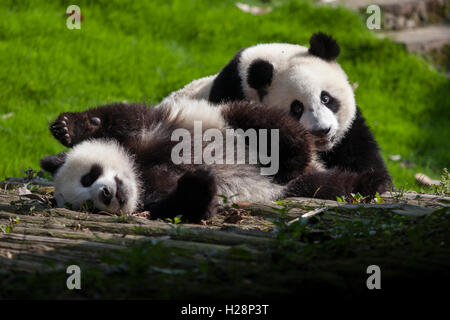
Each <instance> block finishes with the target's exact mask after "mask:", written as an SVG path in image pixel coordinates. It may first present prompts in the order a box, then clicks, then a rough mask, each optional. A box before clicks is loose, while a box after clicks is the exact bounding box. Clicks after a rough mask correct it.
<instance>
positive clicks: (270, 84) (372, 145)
mask: <svg viewBox="0 0 450 320" xmlns="http://www.w3.org/2000/svg"><path fill="white" fill-rule="evenodd" d="M309 43H310V47H309V48H307V47H304V46H300V45H295V44H286V43H269V44H259V45H255V46H252V47H248V48H245V49H242V50H240V51H238V52H237V53H236V55H235V56H234V57H233V58H232V59H231V61H230V62H229V63H228V64H227V65H226V66H225V67H224V68H223V69H222V70H221V71H220V72H219V73H218V74H216V75H212V76H208V77H205V78H202V79H198V80H194V81H193V82H191V83H189V84H188V85H186V86H185V87H184V88H182V89H180V90H178V91H176V92H174V93H172V94H171V95H170V96H169V97H170V98H173V97H180V96H188V97H190V98H193V99H205V100H208V101H210V102H212V103H216V104H217V103H221V102H224V101H239V100H247V101H255V102H258V103H260V104H261V105H263V106H265V107H268V108H280V109H283V110H288V111H289V112H290V113H291V115H292V117H293V118H295V119H296V120H298V121H299V122H300V123H301V124H302V125H303V126H304V127H305V128H306V129H307V130H308V131H309V132H310V133H311V134H312V135H313V137H314V141H315V145H316V149H317V151H318V156H319V158H320V159H321V160H322V161H323V163H324V165H325V166H326V167H327V168H340V169H342V170H350V171H354V172H364V171H366V170H379V171H381V172H383V175H384V176H385V178H386V180H385V188H384V190H387V189H388V188H389V187H390V184H391V178H390V176H389V174H388V171H387V169H386V166H385V163H384V161H383V159H382V157H381V154H380V150H379V147H378V144H377V142H376V141H375V139H374V136H373V135H372V133H371V132H370V130H369V128H368V126H367V125H366V123H365V119H364V117H363V115H362V113H361V111H360V109H359V108H358V107H357V105H356V102H355V98H354V94H353V90H352V87H351V85H350V83H349V81H348V79H347V75H346V74H345V72H344V70H343V69H342V68H341V67H340V65H339V64H338V63H337V62H336V58H337V57H338V55H339V53H340V48H339V45H338V44H337V42H336V41H335V40H334V39H333V38H332V37H331V36H328V35H326V34H324V33H320V32H319V33H315V34H313V35H312V37H311V38H310V40H309Z"/></svg>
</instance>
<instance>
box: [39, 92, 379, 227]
mask: <svg viewBox="0 0 450 320" xmlns="http://www.w3.org/2000/svg"><path fill="white" fill-rule="evenodd" d="M199 120H200V121H202V124H203V130H206V129H208V128H218V129H219V130H225V129H226V128H241V129H243V130H247V129H249V128H253V129H256V130H257V129H262V128H264V129H279V154H280V166H279V167H280V169H279V171H278V173H277V174H276V175H274V176H263V175H261V174H260V170H259V169H260V165H259V164H256V165H250V164H230V165H228V164H223V165H219V164H211V165H206V164H190V165H188V164H178V165H176V164H174V163H173V162H172V160H171V151H172V148H173V146H174V145H175V144H176V143H177V142H175V141H171V134H172V132H173V130H175V129H177V128H185V129H188V130H192V128H193V122H194V121H199ZM50 130H51V132H52V134H53V135H54V136H55V138H56V139H57V140H59V141H60V142H61V143H62V144H63V145H64V146H67V147H72V148H73V149H72V150H71V151H69V152H68V153H61V154H58V155H55V156H48V157H45V158H43V159H42V160H41V166H42V168H43V169H44V170H47V171H49V172H51V173H52V174H53V175H54V179H55V197H56V200H57V203H58V205H59V206H63V205H65V204H66V203H70V204H71V205H72V207H73V208H74V209H78V208H79V207H80V206H81V205H82V204H83V202H85V201H87V200H91V201H93V203H94V206H95V207H96V208H97V209H99V210H104V211H109V212H120V211H123V212H134V211H136V210H149V211H150V213H151V216H152V217H153V218H164V217H173V216H176V215H178V214H181V215H183V217H184V219H185V220H188V221H191V222H198V221H200V220H201V219H205V218H208V217H210V216H211V215H212V214H214V212H215V208H216V203H217V197H216V196H217V194H223V195H225V196H228V197H231V196H234V195H237V197H236V198H233V200H236V201H253V202H264V201H271V200H275V199H279V198H284V197H288V196H309V197H311V196H316V197H319V198H328V199H335V198H336V196H341V195H348V194H350V193H351V192H355V190H356V189H358V190H359V189H361V188H363V187H362V186H364V188H366V189H367V190H365V191H367V193H368V194H371V195H373V194H374V193H375V192H377V191H379V187H380V180H379V179H378V178H377V174H374V173H373V172H366V173H364V174H355V173H352V172H347V171H341V170H326V169H322V168H321V167H320V165H319V164H318V163H317V162H316V161H315V160H314V148H315V147H314V143H313V142H312V139H311V135H310V134H309V133H308V132H307V131H306V130H305V129H304V128H303V126H302V125H301V124H300V123H298V122H297V121H295V120H294V119H293V118H292V117H291V116H290V114H289V112H287V111H285V110H282V109H268V110H266V109H265V108H262V107H261V106H259V105H258V104H256V103H250V102H230V103H223V104H220V105H219V107H216V106H213V105H211V104H210V103H208V102H206V101H201V100H191V99H187V98H179V99H167V100H166V101H165V102H164V103H163V104H162V105H160V106H159V107H158V108H147V107H146V106H144V105H138V104H115V105H109V106H102V107H98V108H93V109H89V110H87V111H85V112H79V113H63V114H61V115H60V116H59V117H58V119H57V120H56V121H54V122H53V123H52V124H51V127H50ZM224 156H225V152H224ZM368 180H369V181H370V183H369V184H367V185H366V183H367V181H368Z"/></svg>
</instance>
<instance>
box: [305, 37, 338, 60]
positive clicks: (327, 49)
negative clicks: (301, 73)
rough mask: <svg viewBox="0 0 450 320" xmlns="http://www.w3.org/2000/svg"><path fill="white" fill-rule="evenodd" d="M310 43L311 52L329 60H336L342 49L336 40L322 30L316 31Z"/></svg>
mask: <svg viewBox="0 0 450 320" xmlns="http://www.w3.org/2000/svg"><path fill="white" fill-rule="evenodd" d="M309 44H310V47H309V53H311V54H312V55H314V56H317V57H319V58H322V59H324V60H327V61H331V60H335V59H336V58H337V57H338V56H339V53H340V51H341V49H340V48H339V45H338V44H337V42H336V40H334V39H333V38H332V37H331V36H329V35H327V34H325V33H322V32H317V33H314V34H313V35H312V36H311V39H309Z"/></svg>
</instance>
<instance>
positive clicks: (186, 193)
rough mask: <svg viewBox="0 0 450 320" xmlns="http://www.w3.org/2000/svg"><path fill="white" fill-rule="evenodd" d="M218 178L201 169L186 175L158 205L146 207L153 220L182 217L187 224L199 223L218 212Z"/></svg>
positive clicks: (205, 169) (209, 170)
mask: <svg viewBox="0 0 450 320" xmlns="http://www.w3.org/2000/svg"><path fill="white" fill-rule="evenodd" d="M216 194H217V185H216V178H215V175H214V173H213V172H212V170H211V169H208V168H199V169H196V170H194V171H188V172H186V173H184V174H183V175H182V176H181V177H180V178H179V179H178V182H177V186H176V187H175V190H174V191H172V192H171V193H170V194H169V195H167V196H166V197H165V198H164V199H162V200H160V201H158V202H157V203H153V204H148V205H144V209H146V210H149V211H150V215H151V217H152V218H162V219H164V218H173V217H175V216H177V215H181V216H182V220H183V221H186V222H194V223H198V222H200V221H201V220H204V219H208V218H210V217H211V216H212V215H214V214H215V212H216V204H217V197H216Z"/></svg>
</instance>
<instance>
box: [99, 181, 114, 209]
mask: <svg viewBox="0 0 450 320" xmlns="http://www.w3.org/2000/svg"><path fill="white" fill-rule="evenodd" d="M112 198H113V193H112V190H111V189H110V188H109V187H108V186H103V188H102V189H101V191H100V200H101V201H102V202H103V203H104V204H105V205H107V206H109V205H110V204H111V200H112Z"/></svg>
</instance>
